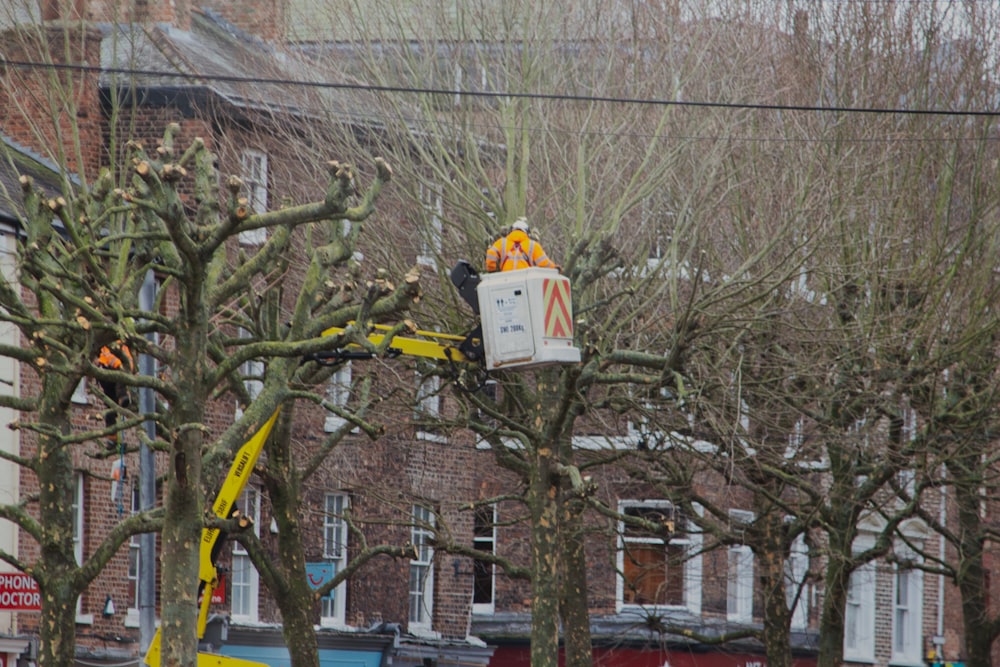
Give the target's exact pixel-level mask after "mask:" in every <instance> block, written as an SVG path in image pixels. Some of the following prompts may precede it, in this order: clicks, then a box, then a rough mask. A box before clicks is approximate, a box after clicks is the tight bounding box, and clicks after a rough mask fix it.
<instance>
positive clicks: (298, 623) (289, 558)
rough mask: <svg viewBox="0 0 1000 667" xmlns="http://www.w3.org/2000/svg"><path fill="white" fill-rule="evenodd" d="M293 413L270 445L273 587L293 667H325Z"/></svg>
mask: <svg viewBox="0 0 1000 667" xmlns="http://www.w3.org/2000/svg"><path fill="white" fill-rule="evenodd" d="M292 414H293V413H292V410H288V411H286V412H285V413H284V417H283V418H282V420H281V424H280V426H279V428H278V429H277V430H276V432H275V433H274V434H273V436H272V440H271V442H270V444H269V453H270V460H269V467H268V469H269V471H270V472H271V473H272V474H276V475H277V476H275V477H271V476H267V477H266V483H267V489H268V496H269V497H270V498H271V509H272V511H273V512H274V515H273V516H274V521H275V523H276V524H277V526H278V535H277V542H278V558H277V562H276V563H274V564H273V569H274V574H275V576H272V577H269V579H270V581H271V585H272V586H274V587H275V588H283V589H284V590H283V591H281V592H279V591H278V590H274V598H275V600H276V601H277V603H278V610H279V611H280V612H281V633H282V636H283V637H284V640H285V646H287V647H288V655H289V658H290V659H291V665H292V667H319V642H318V640H317V638H316V629H315V625H314V620H313V616H314V611H315V607H316V596H315V594H314V593H313V590H312V589H311V588H310V587H309V584H308V579H307V577H306V557H305V551H304V546H303V545H304V544H305V537H304V536H303V534H302V526H301V524H300V523H299V517H300V516H301V509H302V507H301V498H302V494H301V492H300V491H301V485H300V483H299V480H298V479H297V478H296V477H295V475H294V473H293V470H294V465H293V463H292V461H291V454H290V452H289V448H288V445H289V442H290V438H291V436H290V433H289V431H290V426H289V422H290V420H291V416H292Z"/></svg>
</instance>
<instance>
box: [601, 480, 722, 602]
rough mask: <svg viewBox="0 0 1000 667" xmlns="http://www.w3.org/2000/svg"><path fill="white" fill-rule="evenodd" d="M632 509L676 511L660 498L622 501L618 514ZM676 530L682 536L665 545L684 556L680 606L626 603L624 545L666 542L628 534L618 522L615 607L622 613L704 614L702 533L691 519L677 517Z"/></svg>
mask: <svg viewBox="0 0 1000 667" xmlns="http://www.w3.org/2000/svg"><path fill="white" fill-rule="evenodd" d="M631 508H638V509H669V510H671V512H673V509H674V506H673V504H672V503H671V502H670V501H668V500H660V499H656V500H653V499H646V500H633V499H621V500H619V501H618V511H619V513H621V514H625V513H626V512H627V511H628V510H629V509H631ZM695 511H696V512H698V513H699V514H700V513H701V511H702V510H701V508H700V507H698V506H695ZM674 521H675V531H676V533H675V534H677V533H681V534H683V537H676V536H675V537H671V538H670V540H668V541H667V543H666V544H664V548H665V549H666V548H667V547H669V546H675V547H680V550H681V551H682V553H683V558H684V560H683V563H682V564H681V566H682V568H683V569H682V573H681V577H682V578H681V603H680V604H645V603H636V602H626V601H625V588H626V586H625V551H626V548H625V545H626V544H639V545H643V544H647V545H648V544H656V543H661V544H663V543H664V542H663V540H662V539H661V538H658V537H641V536H629V535H626V530H625V525H624V522H623V521H621V520H619V521H618V531H617V532H618V537H617V544H616V552H617V553H616V557H615V562H616V569H617V576H616V586H615V588H616V592H615V605H616V608H617V610H618V612H619V613H621V612H628V611H635V612H639V613H645V612H646V611H648V610H653V611H686V612H688V613H691V614H694V615H699V614H701V598H702V586H701V572H702V559H701V555H700V551H701V544H702V538H701V534H700V533H699V532H698V531H697V529H696V528H697V527H696V525H695V524H694V522H693V521H692V520H691V519H688V518H686V517H682V516H676V517H675V519H674Z"/></svg>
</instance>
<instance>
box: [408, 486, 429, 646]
mask: <svg viewBox="0 0 1000 667" xmlns="http://www.w3.org/2000/svg"><path fill="white" fill-rule="evenodd" d="M411 512H412V513H411V517H412V520H413V523H412V524H411V526H410V544H412V545H413V547H414V549H415V551H416V558H413V559H412V560H410V583H409V616H408V623H407V627H408V629H409V631H410V632H411V633H414V634H417V633H426V632H429V631H430V630H431V629H432V626H433V623H434V547H432V546H431V543H430V540H431V539H433V537H434V526H435V525H436V522H435V520H434V510H432V509H431V508H429V507H427V506H425V505H413V508H412V511H411ZM416 583H419V584H420V585H419V586H417V587H415V586H414V584H416ZM414 616H416V617H417V619H416V620H414Z"/></svg>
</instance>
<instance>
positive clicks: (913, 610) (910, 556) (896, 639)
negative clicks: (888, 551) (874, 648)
mask: <svg viewBox="0 0 1000 667" xmlns="http://www.w3.org/2000/svg"><path fill="white" fill-rule="evenodd" d="M915 546H917V547H918V548H919V547H920V546H921V545H919V544H917V545H915ZM895 552H896V556H897V557H899V558H900V559H902V560H912V561H914V562H918V561H919V560H920V557H919V555H918V554H917V553H916V551H914V550H913V549H912V548H910V546H908V545H906V544H904V543H897V544H896V547H895ZM923 599H924V577H923V571H922V570H920V569H918V568H915V567H914V568H901V567H900V565H899V563H897V564H896V565H895V566H894V568H893V578H892V659H891V661H890V662H892V664H894V665H913V666H914V667H916V666H919V665H923V664H924V662H923V655H922V653H923V651H922V648H923V646H924V638H923V620H924V619H923Z"/></svg>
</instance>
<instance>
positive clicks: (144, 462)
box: [138, 271, 156, 655]
mask: <svg viewBox="0 0 1000 667" xmlns="http://www.w3.org/2000/svg"><path fill="white" fill-rule="evenodd" d="M155 303H156V278H155V276H154V275H153V272H152V271H147V272H146V277H145V279H144V280H143V281H142V288H141V290H140V291H139V308H140V309H141V310H143V311H144V312H150V311H152V309H153V305H154V304H155ZM146 340H148V341H149V342H151V343H155V342H156V334H154V333H149V334H146ZM139 373H141V374H142V375H146V376H150V377H152V376H154V375H155V374H156V360H155V359H154V358H153V357H152V356H151V355H148V354H140V355H139ZM155 410H156V397H155V396H154V395H153V390H152V389H151V388H150V387H140V388H139V411H140V412H141V413H142V414H144V415H150V414H153V412H155ZM143 428H144V429H145V431H146V436H147V437H148V438H149V439H150V440H153V439H155V438H156V425H155V424H154V423H153V420H152V419H147V420H146V421H145V422H143ZM155 503H156V462H155V459H154V457H153V452H152V450H151V449H150V448H149V446H148V445H146V443H145V442H142V443H140V445H139V509H141V510H144V511H145V510H150V509H152V508H153V506H154V504H155ZM138 583H139V647H140V652H141V655H145V654H146V651H147V650H148V649H149V645H150V643H152V641H153V635H154V634H155V633H156V533H142V534H141V535H140V536H139V582H138Z"/></svg>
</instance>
